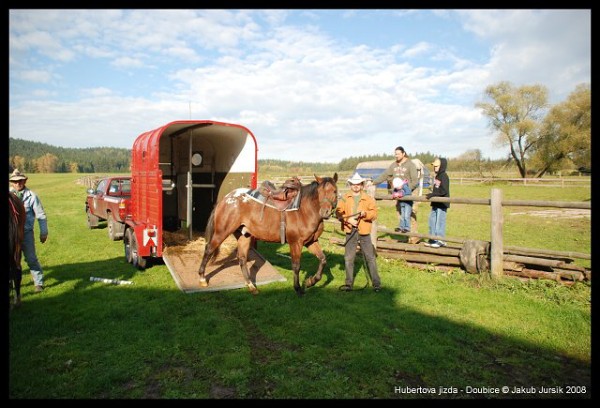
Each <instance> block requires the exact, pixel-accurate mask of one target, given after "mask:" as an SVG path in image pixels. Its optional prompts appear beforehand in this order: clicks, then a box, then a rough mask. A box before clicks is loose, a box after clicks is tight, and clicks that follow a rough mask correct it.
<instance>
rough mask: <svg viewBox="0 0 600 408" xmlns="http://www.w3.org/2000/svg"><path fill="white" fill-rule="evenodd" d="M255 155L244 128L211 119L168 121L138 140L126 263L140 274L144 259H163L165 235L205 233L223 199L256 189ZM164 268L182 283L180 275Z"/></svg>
mask: <svg viewBox="0 0 600 408" xmlns="http://www.w3.org/2000/svg"><path fill="white" fill-rule="evenodd" d="M257 153H258V146H257V141H256V137H255V136H254V135H253V134H252V132H251V131H250V130H249V129H248V128H246V127H244V126H241V125H236V124H232V123H223V122H217V121H213V120H178V121H173V122H170V123H167V124H166V125H164V126H161V127H159V128H157V129H154V130H151V131H148V132H145V133H142V134H141V135H140V136H138V138H137V139H136V140H135V142H134V144H133V149H132V154H131V155H132V160H131V201H130V202H129V206H130V207H129V208H128V217H127V219H126V228H125V231H124V236H123V242H124V247H125V256H126V258H127V261H128V262H129V263H131V264H133V265H134V266H136V267H137V268H138V269H144V268H145V267H146V265H147V261H148V260H149V259H151V258H161V257H164V255H165V254H163V249H164V242H163V238H164V232H166V231H169V232H176V231H182V230H183V231H185V230H186V229H187V234H188V235H189V239H190V240H191V239H192V234H193V232H194V231H196V232H203V231H204V229H205V228H206V224H207V222H208V218H209V216H210V213H211V211H212V209H213V207H214V205H215V204H216V203H217V202H218V201H219V200H220V199H221V198H222V197H223V196H225V195H226V194H227V193H229V192H230V191H232V190H234V189H236V188H248V189H254V188H256V184H257V171H258V159H257ZM263 261H264V259H263ZM165 263H166V264H167V266H169V269H170V270H171V273H172V274H173V277H174V278H176V281H177V280H178V276H179V277H180V279H179V280H181V279H182V278H181V275H182V273H181V272H177V271H175V272H174V271H173V265H172V263H170V262H169V261H168V260H167V259H165ZM263 264H265V265H266V266H267V267H269V266H270V267H271V268H272V266H271V265H270V264H269V263H268V262H266V261H264V262H263ZM186 267H190V268H191V267H195V265H188V266H186ZM238 268H239V266H238ZM239 274H240V275H241V272H239ZM177 283H178V285H179V286H180V288H181V285H182V283H181V282H180V281H177ZM188 286H189V285H188ZM242 286H243V285H242Z"/></svg>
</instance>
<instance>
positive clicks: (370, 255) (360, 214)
mask: <svg viewBox="0 0 600 408" xmlns="http://www.w3.org/2000/svg"><path fill="white" fill-rule="evenodd" d="M365 181H366V180H365V179H364V178H362V177H361V176H360V174H358V173H354V175H353V176H352V177H350V178H349V179H348V185H349V186H350V191H349V192H347V193H346V194H344V196H343V197H342V198H341V199H340V200H339V201H338V204H337V208H336V209H335V214H336V217H337V219H338V220H340V221H341V223H342V229H343V230H344V232H345V233H346V244H345V247H346V248H345V254H344V261H345V265H346V282H345V285H343V286H342V287H341V288H340V289H341V290H344V291H351V290H352V285H353V284H354V259H355V258H356V247H357V245H358V243H359V242H360V250H361V251H362V253H363V256H364V257H365V260H366V261H367V269H368V271H367V272H368V273H369V275H370V277H371V282H372V283H373V289H374V290H375V292H379V290H380V289H381V280H380V279H379V274H378V273H377V262H376V261H375V248H374V247H373V242H372V241H371V228H372V225H373V221H374V220H375V219H376V218H377V204H376V203H375V199H374V198H373V197H371V196H370V195H368V194H367V193H366V192H365V191H363V187H364V182H365Z"/></svg>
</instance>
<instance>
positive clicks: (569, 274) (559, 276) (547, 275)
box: [505, 268, 585, 282]
mask: <svg viewBox="0 0 600 408" xmlns="http://www.w3.org/2000/svg"><path fill="white" fill-rule="evenodd" d="M505 273H506V274H507V275H511V276H521V277H526V278H533V279H550V280H554V281H557V282H562V281H563V280H567V281H571V282H581V281H583V280H585V278H584V276H583V274H582V273H581V272H576V271H558V272H557V271H555V272H547V271H538V270H535V269H528V268H525V269H523V270H522V271H505Z"/></svg>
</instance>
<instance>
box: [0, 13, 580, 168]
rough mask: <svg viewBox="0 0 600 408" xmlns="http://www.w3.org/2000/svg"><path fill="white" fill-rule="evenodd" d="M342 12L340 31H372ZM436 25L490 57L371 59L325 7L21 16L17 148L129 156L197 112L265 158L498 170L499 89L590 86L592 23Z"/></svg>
mask: <svg viewBox="0 0 600 408" xmlns="http://www.w3.org/2000/svg"><path fill="white" fill-rule="evenodd" d="M386 12H387V11H381V13H386ZM292 13H295V14H294V17H296V18H295V20H294V24H293V25H291V24H289V22H288V21H289V20H288V18H289V17H290V16H291V15H292ZM389 13H400V14H402V15H403V17H402V18H404V19H406V18H412V17H411V16H413V15H414V16H420V13H418V12H415V11H412V10H398V11H389ZM344 14H345V15H344V18H341V17H340V22H341V21H342V20H344V21H346V20H347V21H349V22H350V24H359V23H363V22H366V21H367V19H366V18H365V17H366V16H365V15H364V13H355V12H354V11H351V10H349V11H348V12H346V13H344ZM435 14H439V15H441V16H442V17H441V19H440V20H439V21H440V24H442V23H446V22H448V21H454V22H455V21H456V19H458V21H462V22H463V26H464V29H465V30H467V32H468V33H473V34H471V35H472V36H475V40H476V41H478V42H479V44H480V45H481V44H485V45H486V46H488V50H489V51H488V55H487V56H488V58H487V59H485V58H481V57H479V59H478V60H475V59H474V58H473V59H471V58H470V57H469V54H468V53H467V52H465V51H466V50H464V49H462V48H461V46H462V44H461V43H460V42H459V43H456V44H453V45H452V46H446V45H443V44H442V43H435V42H433V41H432V40H431V39H427V40H421V39H417V40H416V41H413V42H409V41H405V42H404V43H403V44H401V45H400V44H397V43H394V44H387V45H385V46H384V45H382V46H379V47H374V46H372V45H371V46H368V45H366V44H367V43H366V42H365V41H362V39H361V38H358V39H352V38H351V37H348V36H345V37H338V36H334V34H331V32H332V31H327V30H325V29H323V27H321V26H320V24H323V22H322V21H323V20H326V19H324V18H322V17H323V16H322V15H321V14H320V13H319V11H318V10H299V11H291V10H243V11H235V10H153V11H147V10H133V11H123V10H94V11H87V10H76V11H66V12H61V13H54V12H51V13H42V12H30V11H21V12H19V13H12V12H11V14H10V30H9V31H10V38H9V44H10V47H9V67H10V79H11V98H10V101H11V102H10V106H9V124H10V136H11V137H17V138H24V139H28V140H39V141H43V142H45V143H50V144H55V145H58V146H69V147H85V146H98V145H99V144H102V145H113V146H118V147H131V144H132V143H133V140H134V139H135V137H137V135H139V134H140V133H142V132H144V131H147V130H150V129H153V128H156V127H158V126H161V125H162V124H164V123H166V122H170V121H172V120H175V119H187V118H189V117H190V111H191V116H192V118H196V119H215V120H222V121H226V122H234V123H239V124H242V125H244V126H247V127H248V128H249V129H251V130H252V132H253V133H254V134H255V135H256V136H257V139H258V144H259V149H260V153H259V154H260V156H259V157H261V158H278V159H283V160H302V161H329V162H338V161H339V160H341V159H342V158H344V157H348V156H357V155H362V154H380V153H391V151H392V150H393V148H394V147H395V146H397V145H399V144H400V145H403V146H404V147H405V148H406V149H407V150H408V151H409V153H411V154H414V153H417V152H425V151H430V152H432V153H436V154H443V155H445V156H448V157H454V156H457V155H459V154H461V153H463V152H465V151H466V150H470V149H476V148H477V149H480V150H481V151H482V152H483V154H484V156H486V157H493V158H496V157H504V156H505V154H504V152H502V151H499V149H494V148H493V145H492V140H493V136H492V135H491V133H490V131H489V129H488V127H487V123H486V121H485V119H484V118H482V117H481V114H480V112H479V111H478V110H477V109H476V108H475V107H474V105H475V102H476V101H477V100H478V99H480V98H481V97H482V96H483V91H484V89H485V87H486V86H488V85H490V84H492V83H494V82H497V81H499V80H509V81H513V82H514V83H515V84H516V85H521V84H533V83H538V82H542V83H543V84H544V85H546V86H547V87H548V88H549V89H550V90H551V94H553V95H554V96H555V98H558V99H562V98H564V97H566V95H567V94H568V93H569V92H571V91H572V90H573V89H574V87H575V85H576V82H580V81H581V80H582V79H583V80H586V79H588V80H589V78H590V75H591V66H590V60H591V58H590V53H591V52H590V50H591V43H590V41H589V35H588V34H589V33H590V30H591V28H590V26H591V21H590V16H589V13H588V14H586V13H585V12H582V11H568V10H567V11H562V13H561V10H554V11H527V10H515V11H503V10H500V11H493V10H478V11H467V10H464V11H458V12H452V11H443V13H441V14H440V13H435ZM300 17H303V18H305V20H304V21H305V23H304V24H302V23H300V22H298V21H301V20H298V19H299V18H300ZM331 18H332V17H331V15H328V20H331ZM453 19H455V20H453ZM556 27H561V28H563V27H564V30H557V29H556ZM377 28H378V29H385V27H377ZM326 33H329V34H326ZM461 35H464V32H463V33H461ZM485 56H486V55H484V57H485ZM73 64H78V65H77V69H74V68H73V67H74V66H75V65H73ZM87 64H95V66H94V67H91V66H89V65H87ZM86 67H88V69H85V68H86ZM105 67H106V68H105ZM92 68H95V69H92ZM77 73H80V74H81V76H79V77H76V75H75V74H77ZM90 75H91V76H92V77H91V78H88V76H90ZM54 78H60V79H61V81H60V83H59V84H57V85H55V84H54V82H53V81H52V79H54ZM72 80H73V81H74V82H70V81H72ZM29 82H31V83H36V84H37V85H38V86H36V88H33V87H31V85H30V84H28V83H29ZM43 85H46V86H47V88H44V87H43ZM140 90H142V91H143V92H141V91H140ZM67 92H68V93H67ZM67 95H68V96H67ZM73 95H76V96H73ZM77 95H79V97H80V98H81V99H76V98H77ZM32 118H35V120H33V119H32ZM82 129H85V134H82Z"/></svg>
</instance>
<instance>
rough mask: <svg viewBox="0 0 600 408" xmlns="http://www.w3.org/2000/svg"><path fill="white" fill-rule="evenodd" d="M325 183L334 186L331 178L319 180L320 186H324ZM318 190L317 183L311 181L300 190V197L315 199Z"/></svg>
mask: <svg viewBox="0 0 600 408" xmlns="http://www.w3.org/2000/svg"><path fill="white" fill-rule="evenodd" d="M327 182H329V183H331V184H333V185H335V182H334V181H333V178H331V177H323V178H322V179H321V184H325V183H327ZM318 188H319V183H318V182H317V181H316V180H313V181H312V182H311V183H310V184H306V185H304V186H302V188H301V189H300V193H301V194H302V197H308V198H314V197H317V196H318V194H319V192H318Z"/></svg>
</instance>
